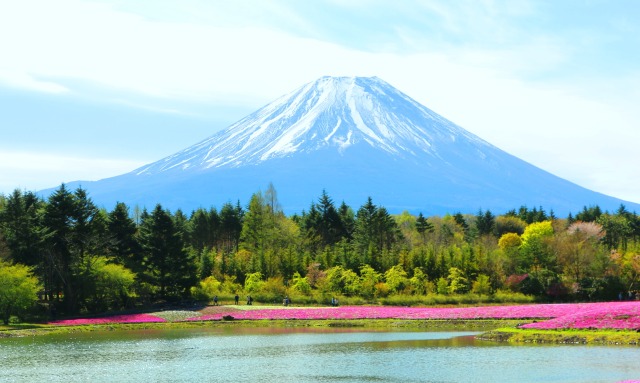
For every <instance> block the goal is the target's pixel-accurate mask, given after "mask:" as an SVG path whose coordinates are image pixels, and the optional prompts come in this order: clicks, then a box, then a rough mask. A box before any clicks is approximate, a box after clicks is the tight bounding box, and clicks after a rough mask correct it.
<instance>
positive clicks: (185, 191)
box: [43, 77, 640, 216]
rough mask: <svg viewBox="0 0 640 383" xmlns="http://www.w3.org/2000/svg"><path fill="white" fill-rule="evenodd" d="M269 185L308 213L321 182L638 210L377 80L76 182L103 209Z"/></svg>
mask: <svg viewBox="0 0 640 383" xmlns="http://www.w3.org/2000/svg"><path fill="white" fill-rule="evenodd" d="M514 123H517V121H514ZM269 183H273V185H274V186H275V187H276V189H277V191H278V196H279V199H280V202H281V205H282V206H283V208H284V210H285V212H287V213H297V212H300V211H302V210H303V209H307V208H308V207H309V205H310V203H311V201H313V200H315V199H316V198H317V197H318V196H319V195H320V194H321V192H322V190H323V189H324V190H326V191H327V192H328V193H329V195H331V196H332V197H333V198H334V200H336V201H345V202H346V203H347V204H349V205H350V206H352V207H354V208H357V207H358V206H360V205H361V204H362V203H364V202H365V201H366V199H367V197H372V198H373V200H374V201H375V203H377V204H380V205H382V206H385V207H386V208H387V209H388V210H389V211H390V212H392V213H399V212H401V211H403V210H408V211H410V212H412V213H418V212H423V213H425V214H427V215H429V214H445V213H455V212H462V213H476V212H477V211H478V209H484V210H487V209H489V210H491V211H492V212H494V213H497V214H499V213H504V212H506V211H507V210H510V209H516V208H518V207H520V206H522V205H526V206H530V207H534V206H535V207H538V206H542V207H544V208H545V209H547V210H551V209H553V210H554V211H555V213H556V214H558V215H560V216H562V215H566V214H568V213H569V212H577V211H579V210H580V209H582V208H583V207H584V206H590V205H599V206H600V207H601V208H603V209H604V210H614V209H617V208H618V206H619V205H620V204H621V203H625V204H626V205H627V207H628V208H629V209H630V210H640V205H638V204H633V203H630V202H625V201H621V200H619V199H616V198H613V197H609V196H605V195H603V194H600V193H596V192H593V191H591V190H587V189H585V188H582V187H580V186H578V185H575V184H573V183H571V182H569V181H566V180H563V179H561V178H559V177H556V176H554V175H552V174H550V173H548V172H546V171H544V170H542V169H539V168H537V167H535V166H533V165H531V164H529V163H527V162H525V161H522V160H520V159H518V158H516V157H514V156H512V155H510V154H508V153H506V152H504V151H502V150H500V149H498V148H496V147H494V146H492V145H491V144H489V143H487V142H485V141H483V140H482V139H480V138H479V137H477V136H475V135H473V134H471V133H469V132H468V131H466V130H464V129H462V128H461V127H459V126H457V125H455V124H454V123H452V122H450V121H448V120H447V119H445V118H443V117H441V116H439V115H438V114H436V113H434V112H433V111H431V110H429V109H428V108H426V107H424V106H422V105H420V104H419V103H417V102H416V101H414V100H413V99H411V98H410V97H408V96H407V95H405V94H403V93H402V92H400V91H398V90H396V89H395V88H394V87H392V86H391V85H389V84H387V83H386V82H384V81H382V80H380V79H378V78H376V77H372V78H366V77H323V78H320V79H318V80H317V81H314V82H311V83H309V84H306V85H304V86H302V87H301V88H299V89H297V90H295V91H293V92H291V93H290V94H287V95H284V96H282V97H280V98H279V99H277V100H275V101H273V102H272V103H270V104H268V105H266V106H264V107H263V108H261V109H259V110H257V111H256V112H254V113H252V114H250V115H248V116H247V117H245V118H243V119H242V120H240V121H238V122H237V123H235V124H233V125H231V126H229V127H228V128H227V129H224V130H222V131H220V132H218V133H216V134H214V135H213V136H211V137H209V138H208V139H206V140H204V141H202V142H200V143H198V144H196V145H193V146H191V147H189V148H187V149H185V150H182V151H181V152H178V153H176V154H174V155H172V156H169V157H166V158H164V159H161V160H160V161H157V162H154V163H152V164H149V165H147V166H144V167H141V168H139V169H137V170H134V171H133V172H131V173H127V174H123V175H120V176H116V177H112V178H108V179H104V180H100V181H96V182H76V183H70V184H69V185H68V186H69V187H71V188H73V187H76V186H80V185H81V186H82V187H84V188H86V189H87V190H88V191H89V193H90V195H91V197H92V198H93V199H94V201H96V203H98V204H101V205H103V206H106V207H107V208H111V206H113V205H114V204H115V202H116V201H122V202H126V203H127V204H129V205H139V206H146V207H148V208H151V207H153V206H154V205H155V204H156V203H161V204H162V205H163V206H164V207H166V208H169V209H178V208H181V209H183V210H185V211H190V210H191V209H194V208H198V207H205V208H209V207H211V206H217V207H219V206H221V205H222V204H224V203H226V202H230V201H231V202H235V201H238V200H240V201H241V202H243V203H246V202H248V201H249V199H250V197H251V194H253V193H255V192H257V191H259V190H263V189H264V188H266V187H267V185H268V184H269ZM43 194H46V192H45V193H43Z"/></svg>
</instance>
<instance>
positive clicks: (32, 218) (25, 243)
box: [0, 189, 47, 266]
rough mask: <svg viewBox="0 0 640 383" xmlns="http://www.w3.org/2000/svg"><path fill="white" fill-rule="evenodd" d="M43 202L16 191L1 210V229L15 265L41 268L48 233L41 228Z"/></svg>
mask: <svg viewBox="0 0 640 383" xmlns="http://www.w3.org/2000/svg"><path fill="white" fill-rule="evenodd" d="M43 205H44V204H43V201H42V200H40V199H39V198H38V197H37V196H36V195H35V194H34V193H31V192H25V193H23V192H21V191H20V190H18V189H16V190H14V191H13V193H11V194H10V195H9V196H8V197H7V198H6V199H5V202H4V206H3V208H2V209H0V228H2V232H3V234H4V240H5V241H6V244H7V247H8V248H9V250H10V252H11V259H12V260H13V261H14V262H17V263H22V264H24V265H28V266H38V265H42V263H43V259H42V250H43V243H44V240H45V238H46V236H47V232H46V230H45V228H44V227H43V225H42V208H43Z"/></svg>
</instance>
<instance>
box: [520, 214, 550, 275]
mask: <svg viewBox="0 0 640 383" xmlns="http://www.w3.org/2000/svg"><path fill="white" fill-rule="evenodd" d="M553 234H554V230H553V226H552V224H551V221H542V222H534V223H532V224H530V225H529V226H527V228H526V229H525V230H524V233H523V234H522V237H521V238H522V245H521V246H520V251H521V253H522V255H523V262H524V265H522V266H523V267H524V269H526V270H529V269H531V268H532V267H534V266H535V267H536V268H543V269H551V268H552V267H553V266H554V262H555V259H554V254H553V250H552V248H551V246H550V244H551V240H552V238H553Z"/></svg>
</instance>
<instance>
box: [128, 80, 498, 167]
mask: <svg viewBox="0 0 640 383" xmlns="http://www.w3.org/2000/svg"><path fill="white" fill-rule="evenodd" d="M457 140H470V141H471V142H473V143H474V144H475V145H476V150H477V151H478V152H482V151H483V150H484V149H486V148H490V147H491V145H489V144H488V143H486V142H485V141H483V140H481V139H480V138H478V137H476V136H474V135H472V134H471V133H469V132H467V131H465V130H464V129H462V128H460V127H458V126H457V125H455V124H453V123H451V122H450V121H448V120H446V119H444V118H442V117H441V116H439V115H438V114H436V113H434V112H432V111H431V110H429V109H427V108H425V107H424V106H422V105H420V104H419V103H417V102H416V101H414V100H412V99H411V98H410V97H408V96H407V95H405V94H403V93H401V92H399V91H398V90H396V89H395V88H393V87H392V86H390V85H389V84H387V83H386V82H384V81H382V80H380V79H378V78H377V77H372V78H364V77H323V78H320V79H319V80H317V81H315V82H312V83H309V84H306V85H304V86H303V87H301V88H299V89H297V90H295V91H294V92H292V93H290V94H287V95H284V96H282V97H280V98H279V99H277V100H276V101H274V102H272V103H270V104H268V105H266V106H265V107H263V108H261V109H259V110H258V111H256V112H255V113H253V114H251V115H249V116H247V117H245V118H243V119H242V120H240V121H238V122H237V123H235V124H233V125H231V126H230V127H228V128H227V129H225V130H223V131H220V132H218V133H217V134H215V135H213V136H211V137H210V138H208V139H206V140H204V141H202V142H200V143H198V144H196V145H194V146H192V147H189V148H187V149H185V150H183V151H182V152H179V153H176V154H174V155H172V156H169V157H167V158H165V159H163V160H160V161H158V162H156V163H153V164H151V165H150V166H146V167H143V168H141V169H138V170H137V171H136V174H139V175H144V174H156V173H159V172H163V171H167V170H171V169H180V170H203V169H209V168H227V167H239V166H245V165H249V164H257V163H260V162H263V161H267V160H269V159H273V158H279V157H287V156H290V155H292V154H294V153H302V152H311V151H315V150H318V149H321V148H325V147H333V148H335V149H336V150H337V151H339V152H344V151H345V150H349V147H350V146H352V145H356V144H359V143H366V144H367V145H369V146H371V147H372V148H375V149H377V150H381V151H385V152H387V153H390V154H393V155H395V156H400V157H404V158H406V157H416V158H417V157H421V156H425V155H430V156H433V157H438V156H439V155H441V154H442V153H441V151H440V150H439V147H441V146H442V147H446V146H449V145H450V144H452V143H455V142H456V141H457Z"/></svg>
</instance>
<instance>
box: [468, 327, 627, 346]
mask: <svg viewBox="0 0 640 383" xmlns="http://www.w3.org/2000/svg"><path fill="white" fill-rule="evenodd" d="M478 338H479V339H483V340H490V341H497V342H510V343H534V344H592V345H635V346H640V332H638V331H632V330H596V329H594V330H575V329H571V330H530V329H519V328H514V327H502V328H499V329H497V330H492V331H488V332H486V333H484V334H482V335H480V336H479V337H478Z"/></svg>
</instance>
